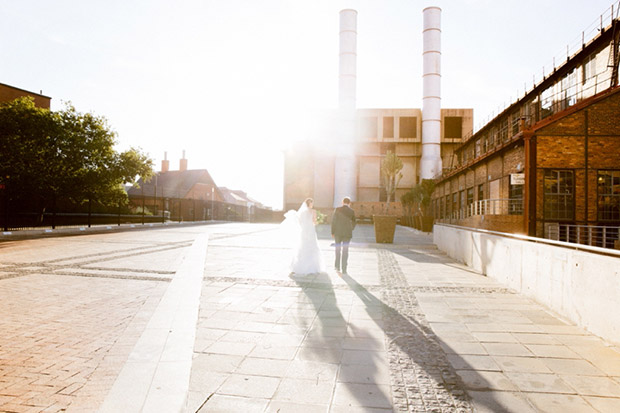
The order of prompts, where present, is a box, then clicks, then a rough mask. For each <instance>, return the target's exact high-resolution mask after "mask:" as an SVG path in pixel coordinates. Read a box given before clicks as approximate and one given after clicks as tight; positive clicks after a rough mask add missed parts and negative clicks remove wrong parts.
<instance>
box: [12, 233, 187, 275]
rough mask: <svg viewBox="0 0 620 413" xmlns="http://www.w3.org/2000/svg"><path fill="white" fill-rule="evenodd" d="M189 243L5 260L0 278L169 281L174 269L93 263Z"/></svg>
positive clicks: (161, 250) (184, 246) (162, 250)
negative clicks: (36, 276) (49, 276)
mask: <svg viewBox="0 0 620 413" xmlns="http://www.w3.org/2000/svg"><path fill="white" fill-rule="evenodd" d="M190 245H191V243H188V242H186V241H181V242H171V243H170V244H169V245H167V246H161V245H158V246H141V247H136V248H128V249H122V250H116V251H107V252H102V253H94V254H85V255H81V256H73V257H70V258H59V259H53V260H45V261H39V262H33V263H31V264H29V265H27V266H25V265H24V264H23V263H12V262H4V263H3V264H2V266H1V267H0V280H1V279H7V278H14V277H22V276H25V275H31V274H53V275H68V276H78V277H95V278H117V279H131V280H143V281H170V279H171V278H172V276H173V275H174V271H160V270H151V269H149V270H145V269H137V268H109V267H94V266H92V264H96V263H103V262H106V261H110V260H118V259H123V258H132V257H136V256H138V255H144V254H155V253H160V252H164V251H170V250H175V249H180V248H187V247H189V246H190Z"/></svg>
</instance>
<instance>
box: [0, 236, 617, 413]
mask: <svg viewBox="0 0 620 413" xmlns="http://www.w3.org/2000/svg"><path fill="white" fill-rule="evenodd" d="M355 231H356V232H355V237H354V242H353V244H352V247H351V255H350V261H351V262H350V265H349V271H350V273H349V274H348V275H341V274H338V273H336V272H335V271H332V270H328V271H327V273H324V274H315V275H310V276H290V274H289V273H288V269H287V263H288V260H289V257H290V247H289V246H288V245H287V244H286V242H285V241H284V239H283V237H282V234H280V233H279V230H278V226H277V225H268V224H222V225H210V226H203V227H200V226H193V227H178V228H166V229H158V230H153V231H152V232H151V231H135V232H126V233H108V234H98V235H93V234H90V235H84V236H80V237H65V238H62V239H54V238H46V239H40V240H36V239H33V240H25V241H10V242H4V243H2V244H0V246H1V247H2V248H0V296H2V297H3V300H0V311H2V314H9V315H10V316H9V317H5V318H4V319H1V320H0V329H2V331H5V334H4V336H0V411H16V412H28V411H37V412H38V411H65V410H67V409H68V410H69V411H78V412H90V411H97V410H98V409H100V408H101V407H102V402H103V401H104V399H105V398H106V396H108V395H110V394H111V393H110V390H111V389H112V388H113V386H114V384H115V382H117V380H119V377H120V376H119V374H120V373H121V372H122V370H123V369H124V368H126V367H127V365H128V363H127V360H128V359H129V358H130V357H131V354H132V353H133V351H134V350H135V349H136V348H137V347H136V344H139V343H140V342H142V344H143V345H144V346H145V347H144V348H145V349H147V348H152V349H153V354H154V352H155V350H154V349H155V344H156V343H157V342H160V343H161V342H162V339H163V340H165V342H166V343H168V344H169V346H168V350H167V351H164V352H161V351H160V352H159V354H160V357H155V358H153V359H151V358H148V357H147V356H148V355H149V354H151V353H150V352H149V351H147V352H145V353H141V354H143V355H144V356H145V357H147V359H145V360H146V361H148V360H152V362H150V364H149V363H146V364H145V366H146V370H148V369H150V370H151V371H152V372H153V374H142V375H138V376H135V377H136V378H135V380H130V381H129V382H127V385H126V388H125V390H126V391H127V392H130V393H131V392H141V391H144V389H145V388H146V389H147V390H148V389H149V388H152V386H154V387H155V388H158V387H159V388H160V390H162V392H160V393H159V394H160V395H162V397H163V398H154V399H153V400H154V401H155V403H156V404H154V405H150V406H149V407H148V411H157V410H158V407H161V406H163V404H160V403H163V402H165V399H166V397H165V396H166V395H167V394H169V392H168V391H166V390H164V389H166V388H169V387H167V386H171V385H173V386H178V388H179V389H180V387H182V386H179V384H182V383H183V382H185V380H187V376H184V375H183V374H180V373H179V372H180V370H179V365H178V364H176V365H175V366H173V364H172V363H175V362H182V360H187V359H184V358H183V357H182V356H181V354H182V353H183V351H182V349H183V348H186V346H185V345H183V344H182V343H181V342H182V341H183V340H186V339H187V338H190V339H191V340H192V341H193V356H192V357H191V359H189V361H188V363H191V365H190V364H187V365H186V366H185V367H184V369H181V370H184V371H189V369H191V374H190V376H189V389H188V391H187V394H186V401H185V408H184V409H183V411H187V412H196V411H201V412H207V411H226V412H255V411H256V412H289V411H290V412H299V411H304V412H306V411H308V412H315V411H316V412H343V411H346V412H388V411H408V412H424V411H429V412H473V411H478V412H555V411H564V410H565V411H578V412H615V411H618V410H619V406H620V353H619V352H618V349H617V348H616V347H615V346H613V345H610V344H609V343H606V342H604V341H603V340H601V339H599V338H597V337H595V336H593V335H591V334H589V333H588V332H586V331H584V330H582V329H580V328H578V327H576V326H574V325H571V324H570V323H568V322H566V321H565V320H562V319H561V318H560V317H558V316H557V315H556V314H553V313H552V312H551V311H549V310H548V309H546V308H545V307H543V306H541V305H539V304H537V303H536V302H534V301H532V300H530V299H528V298H526V297H524V296H521V295H519V294H516V293H515V292H514V291H512V290H510V289H507V288H505V287H504V286H502V285H500V284H498V283H496V282H495V281H493V280H490V279H488V278H486V277H484V276H481V275H480V274H477V273H475V272H473V271H471V269H469V268H467V267H465V266H463V265H462V264H459V263H456V262H454V261H452V260H451V259H449V258H448V257H446V256H445V255H444V254H442V253H441V252H439V251H438V250H437V249H436V248H435V247H434V246H433V245H432V243H431V238H430V236H429V235H427V234H421V233H418V232H416V231H413V230H410V229H407V228H403V227H399V228H398V229H397V233H396V242H395V244H393V245H377V244H374V242H373V235H372V228H371V227H370V226H365V225H360V226H359V227H358V228H357V229H356V230H355ZM318 233H319V237H320V240H319V243H320V247H321V251H322V253H323V255H324V258H325V261H326V262H327V263H330V262H331V260H332V258H333V247H332V246H331V243H332V240H331V239H330V238H329V228H328V227H327V226H320V227H318ZM199 234H203V236H208V238H209V248H208V251H207V254H206V263H205V264H204V266H202V265H201V264H192V265H191V267H192V271H198V273H200V272H203V275H204V279H202V281H201V284H202V285H201V287H199V288H198V289H194V291H193V292H192V293H196V294H199V295H200V301H199V306H200V308H199V312H198V318H197V321H192V316H191V315H190V314H189V313H184V314H185V315H183V316H180V317H179V318H178V320H185V321H184V324H183V329H186V330H184V331H186V332H187V334H186V335H185V334H184V335H183V336H184V337H181V336H180V335H176V336H175V335H174V334H172V333H170V332H169V331H168V332H166V331H164V330H163V329H161V330H159V331H160V332H162V335H161V336H160V335H158V334H156V330H157V329H151V330H150V331H149V332H148V333H147V330H148V329H146V326H147V325H149V323H155V324H157V325H160V326H163V325H164V324H165V323H167V322H170V321H171V320H172V319H173V318H170V317H168V316H166V314H167V313H168V312H163V313H162V314H163V315H162V314H160V315H157V313H156V311H155V309H156V308H157V306H158V305H160V304H161V300H162V297H163V296H164V295H165V294H166V293H167V292H168V291H171V290H170V288H171V287H172V286H173V285H175V277H176V275H177V271H178V270H179V268H180V266H181V265H182V263H183V262H184V261H185V258H186V256H187V254H188V253H189V252H190V250H191V248H190V247H191V245H193V244H194V242H195V240H196V239H197V237H198V236H199ZM183 296H185V295H183ZM188 296H189V295H188ZM4 297H7V299H4ZM154 314H155V316H154ZM193 320H196V319H193ZM173 330H174V329H173ZM163 333H166V334H163ZM165 336H166V337H165ZM190 348H191V346H190ZM158 351H159V350H158ZM164 354H165V355H164ZM157 371H159V372H160V373H159V374H156V373H155V372H157ZM177 400H178V399H177ZM121 409H122V411H147V410H145V407H144V404H142V405H141V406H137V405H136V406H134V407H132V406H131V405H130V404H129V403H126V404H124V405H122V408H121Z"/></svg>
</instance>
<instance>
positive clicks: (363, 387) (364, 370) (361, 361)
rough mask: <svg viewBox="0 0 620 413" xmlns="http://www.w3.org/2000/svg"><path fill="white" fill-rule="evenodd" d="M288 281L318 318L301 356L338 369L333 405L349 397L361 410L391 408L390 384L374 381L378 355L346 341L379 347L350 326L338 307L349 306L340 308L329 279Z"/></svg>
mask: <svg viewBox="0 0 620 413" xmlns="http://www.w3.org/2000/svg"><path fill="white" fill-rule="evenodd" d="M291 279H293V280H294V281H295V283H297V285H298V286H299V287H300V288H301V289H302V292H303V293H304V295H305V296H306V297H307V298H308V299H309V300H310V302H311V303H312V306H313V308H314V310H315V312H316V314H317V317H316V318H315V320H314V322H313V323H312V325H311V326H310V329H309V331H308V336H307V338H306V341H305V343H304V351H305V352H306V354H304V356H305V357H307V358H310V359H312V360H316V361H320V362H325V363H332V364H336V365H339V369H338V377H337V378H336V393H335V396H334V403H336V404H339V403H340V404H342V405H343V406H344V405H347V404H348V402H347V401H346V397H347V396H345V395H349V397H353V398H354V399H356V402H355V404H356V405H357V406H360V407H367V408H370V407H373V408H384V409H385V408H391V407H392V401H391V397H390V393H389V386H388V384H389V383H387V382H381V383H380V384H379V383H375V380H374V379H375V377H377V376H379V365H380V364H381V363H384V362H385V361H384V360H380V359H379V351H358V350H356V347H355V343H353V342H350V341H349V340H351V339H356V338H360V337H364V342H365V343H364V344H365V346H367V347H369V348H374V349H379V348H381V344H382V343H379V342H378V341H377V340H376V339H374V338H372V336H371V335H370V334H367V333H365V332H364V329H362V328H359V327H352V326H350V324H349V321H348V317H349V314H348V313H347V314H346V316H345V315H344V314H343V312H342V309H341V306H342V307H343V308H348V303H343V304H342V305H339V303H338V298H339V295H340V294H337V292H336V291H334V288H333V284H332V282H331V278H330V275H329V274H327V273H325V272H323V273H318V274H311V275H306V276H294V277H291ZM341 297H342V298H344V296H342V295H341ZM347 339H349V340H347ZM353 341H354V340H353ZM308 353H312V354H308ZM362 355H363V357H360V356H362ZM386 367H387V366H386ZM343 387H344V389H342V391H339V389H340V388H343ZM369 395H372V397H369ZM343 398H344V399H343Z"/></svg>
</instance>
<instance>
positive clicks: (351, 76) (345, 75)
mask: <svg viewBox="0 0 620 413" xmlns="http://www.w3.org/2000/svg"><path fill="white" fill-rule="evenodd" d="M339 37H340V54H339V68H340V70H339V76H338V92H339V93H338V102H339V108H340V128H339V130H338V133H339V134H340V137H339V140H338V143H337V145H336V148H337V149H336V150H337V153H336V165H335V170H334V175H335V176H334V206H335V207H336V206H339V205H340V202H341V201H342V199H343V198H344V197H345V196H348V197H350V198H351V199H352V200H355V199H356V196H357V194H356V192H357V162H356V157H355V155H356V153H355V152H356V149H355V142H354V141H355V93H356V83H357V11H355V10H352V9H345V10H341V11H340V35H339Z"/></svg>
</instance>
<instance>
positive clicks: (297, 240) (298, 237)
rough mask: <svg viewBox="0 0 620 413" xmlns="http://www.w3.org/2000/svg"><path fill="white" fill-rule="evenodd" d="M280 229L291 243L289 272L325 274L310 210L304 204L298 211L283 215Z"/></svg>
mask: <svg viewBox="0 0 620 413" xmlns="http://www.w3.org/2000/svg"><path fill="white" fill-rule="evenodd" d="M284 217H285V219H284V221H283V222H282V227H283V228H284V229H285V231H286V232H287V233H288V235H289V237H290V239H291V242H292V243H293V257H292V259H291V264H290V270H291V272H294V273H295V274H298V275H304V274H316V273H320V272H325V262H324V261H323V256H322V255H321V250H320V248H319V241H318V239H317V236H316V230H315V228H314V222H313V219H312V210H311V209H310V208H308V206H307V205H306V203H305V202H304V203H303V204H302V205H301V207H300V208H299V210H297V211H294V210H290V211H288V212H287V213H286V214H284Z"/></svg>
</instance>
